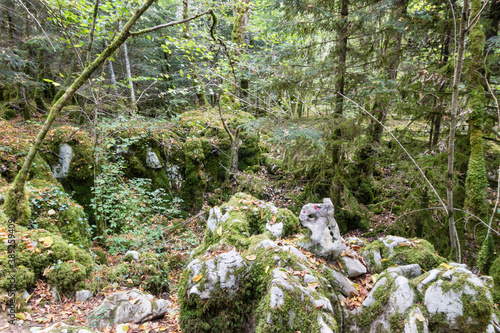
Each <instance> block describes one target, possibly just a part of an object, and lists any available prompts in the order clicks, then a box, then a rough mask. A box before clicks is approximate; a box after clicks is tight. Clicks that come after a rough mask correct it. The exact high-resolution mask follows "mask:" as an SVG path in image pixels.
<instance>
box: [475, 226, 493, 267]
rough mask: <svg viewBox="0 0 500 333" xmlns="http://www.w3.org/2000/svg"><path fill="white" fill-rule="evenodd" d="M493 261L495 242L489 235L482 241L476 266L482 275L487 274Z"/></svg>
mask: <svg viewBox="0 0 500 333" xmlns="http://www.w3.org/2000/svg"><path fill="white" fill-rule="evenodd" d="M494 259H495V242H494V240H493V237H492V236H491V235H490V236H489V237H488V238H487V239H485V240H484V242H483V245H482V246H481V250H479V254H478V259H477V266H478V267H479V270H480V271H481V273H483V274H488V271H489V270H490V267H491V264H492V263H493V260H494Z"/></svg>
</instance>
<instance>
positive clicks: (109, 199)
mask: <svg viewBox="0 0 500 333" xmlns="http://www.w3.org/2000/svg"><path fill="white" fill-rule="evenodd" d="M135 141H136V140H134V139H127V140H123V141H121V142H120V143H119V144H118V145H117V143H116V141H115V140H114V139H113V145H111V144H108V145H107V147H113V146H117V147H119V149H120V151H127V149H128V147H129V146H130V145H131V144H133V143H134V142H135ZM124 170H125V160H124V158H123V157H122V156H121V155H118V156H117V155H116V154H112V153H108V154H105V155H104V157H103V164H102V166H101V173H100V174H99V176H98V177H97V178H96V180H95V186H94V187H93V188H92V190H93V193H94V198H93V199H92V203H91V207H92V208H93V209H94V211H95V217H96V222H97V223H96V225H97V226H99V227H98V234H99V235H98V236H97V237H96V238H102V239H105V240H106V244H107V246H108V252H109V253H110V254H111V255H114V254H116V253H119V252H125V251H127V250H131V249H136V250H139V249H142V250H151V249H152V250H154V249H156V247H158V246H160V245H158V243H159V242H161V240H162V238H163V234H164V232H165V230H164V229H165V227H163V226H162V225H161V224H160V223H158V221H161V218H162V217H164V218H167V217H172V216H175V215H177V214H179V213H180V209H179V205H180V203H181V200H180V199H178V198H170V197H169V196H168V195H167V193H166V192H165V190H164V189H163V188H159V189H153V186H152V181H151V180H150V179H147V178H132V179H126V178H125V175H124V174H125V172H124Z"/></svg>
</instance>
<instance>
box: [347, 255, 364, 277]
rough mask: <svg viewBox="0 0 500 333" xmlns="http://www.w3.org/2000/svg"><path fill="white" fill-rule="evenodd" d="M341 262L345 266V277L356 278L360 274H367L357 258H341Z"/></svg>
mask: <svg viewBox="0 0 500 333" xmlns="http://www.w3.org/2000/svg"><path fill="white" fill-rule="evenodd" d="M342 261H343V262H344V264H345V267H346V270H347V276H349V277H356V276H360V275H362V274H365V273H368V270H367V269H366V266H365V265H363V264H362V263H361V261H360V260H359V259H357V258H352V257H348V256H345V257H342Z"/></svg>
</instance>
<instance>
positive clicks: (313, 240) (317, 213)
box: [299, 198, 347, 259]
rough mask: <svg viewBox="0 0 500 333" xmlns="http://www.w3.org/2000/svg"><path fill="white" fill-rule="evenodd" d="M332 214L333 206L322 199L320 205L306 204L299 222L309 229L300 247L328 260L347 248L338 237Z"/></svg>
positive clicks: (326, 199)
mask: <svg viewBox="0 0 500 333" xmlns="http://www.w3.org/2000/svg"><path fill="white" fill-rule="evenodd" d="M333 213H334V208H333V204H332V201H331V200H330V199H328V198H325V199H323V203H322V204H307V205H305V206H304V207H302V209H301V211H300V215H299V221H300V224H301V225H302V226H304V227H305V228H307V229H309V233H308V235H307V236H306V237H304V239H302V240H301V241H300V243H299V244H300V246H302V247H303V248H305V249H306V250H308V251H310V252H313V253H315V254H317V255H319V256H322V257H325V258H328V259H336V258H338V257H340V255H341V254H342V252H343V251H344V250H345V249H347V246H346V245H345V244H344V240H343V239H342V237H341V236H340V231H339V227H338V225H337V222H336V221H335V218H334V216H333Z"/></svg>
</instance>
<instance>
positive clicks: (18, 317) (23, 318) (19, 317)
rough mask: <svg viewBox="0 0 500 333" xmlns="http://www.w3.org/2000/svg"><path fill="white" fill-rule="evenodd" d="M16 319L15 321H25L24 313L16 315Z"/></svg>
mask: <svg viewBox="0 0 500 333" xmlns="http://www.w3.org/2000/svg"><path fill="white" fill-rule="evenodd" d="M16 318H17V319H22V320H26V315H25V314H24V313H22V312H20V313H16Z"/></svg>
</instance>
